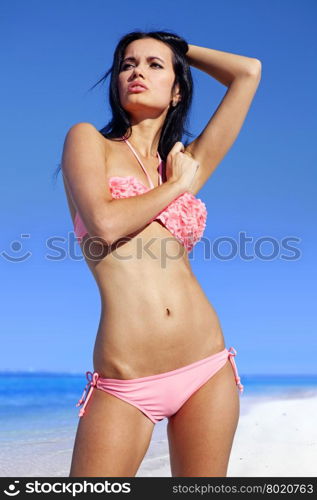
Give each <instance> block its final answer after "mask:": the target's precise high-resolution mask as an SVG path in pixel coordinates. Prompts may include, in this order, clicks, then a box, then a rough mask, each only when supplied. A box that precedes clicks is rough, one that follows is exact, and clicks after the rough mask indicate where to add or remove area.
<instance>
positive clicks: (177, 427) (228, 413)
mask: <svg viewBox="0 0 317 500" xmlns="http://www.w3.org/2000/svg"><path fill="white" fill-rule="evenodd" d="M239 414H240V401H239V392H238V389H237V385H236V381H235V378H234V373H233V369H232V365H231V363H230V361H229V360H228V361H227V362H226V363H225V365H224V366H223V367H222V368H221V369H220V370H219V371H218V372H217V373H216V374H215V375H213V376H212V377H211V378H210V379H209V380H208V381H207V382H206V383H205V384H204V385H203V386H202V387H201V388H200V389H198V390H197V391H196V392H195V393H194V394H193V395H192V396H191V397H190V398H189V399H188V400H187V401H186V403H185V404H184V405H183V406H182V407H181V408H180V409H179V411H178V412H177V413H176V414H174V415H173V416H172V417H171V418H170V419H169V421H168V426H167V432H168V440H169V449H170V461H171V471H172V476H174V477H181V476H187V477H211V476H218V477H225V476H226V474H227V467H228V462H229V457H230V452H231V448H232V443H233V438H234V435H235V431H236V427H237V425H238V421H239Z"/></svg>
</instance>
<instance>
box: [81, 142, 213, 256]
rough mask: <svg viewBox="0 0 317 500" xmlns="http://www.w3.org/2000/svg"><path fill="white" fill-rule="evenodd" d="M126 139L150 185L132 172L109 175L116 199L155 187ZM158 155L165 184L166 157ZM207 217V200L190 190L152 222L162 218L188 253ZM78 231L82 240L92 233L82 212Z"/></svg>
mask: <svg viewBox="0 0 317 500" xmlns="http://www.w3.org/2000/svg"><path fill="white" fill-rule="evenodd" d="M123 139H124V141H125V142H126V144H127V145H128V146H129V148H130V149H131V151H132V152H133V153H134V155H135V157H136V158H137V160H138V161H139V163H140V165H141V167H142V169H143V171H144V173H145V174H146V176H147V179H148V181H149V184H150V187H147V186H145V185H144V184H143V183H142V182H141V181H139V180H138V179H136V178H135V177H134V176H133V175H128V176H126V177H120V176H117V175H115V176H113V177H110V178H109V189H110V192H111V195H112V198H114V199H115V198H129V197H131V196H136V195H140V194H143V193H146V192H147V191H149V190H150V189H154V187H155V186H154V184H153V182H152V179H151V177H150V176H149V174H148V172H147V171H146V168H145V167H144V165H143V163H142V161H141V160H140V158H139V156H138V154H137V152H136V151H135V150H134V148H133V147H132V145H131V144H130V143H129V141H128V140H127V139H125V138H124V137H123ZM157 156H158V159H159V165H158V170H159V185H161V184H162V174H161V170H162V160H161V158H160V155H159V152H157ZM206 219H207V209H206V205H205V203H204V202H203V201H201V200H200V199H199V198H196V196H194V195H193V194H192V193H190V192H188V191H186V192H185V193H182V194H181V195H179V196H178V197H177V198H175V199H174V200H172V201H171V202H170V203H169V204H168V205H167V206H166V207H165V208H164V209H163V210H161V212H159V213H158V214H157V215H156V216H155V217H153V219H151V220H150V221H149V222H153V221H154V220H157V221H160V222H161V223H162V224H163V226H164V227H166V229H168V230H169V231H170V233H171V234H172V235H173V236H174V237H175V238H177V239H178V241H179V242H180V243H181V244H182V245H183V246H184V247H185V248H186V250H187V252H190V251H191V250H192V248H193V246H194V245H195V244H196V243H197V242H198V241H199V240H200V239H201V237H202V235H203V233H204V230H205V227H206ZM74 232H75V234H76V236H77V238H78V239H79V240H81V239H82V238H83V237H84V236H85V235H86V234H87V233H88V231H87V229H86V227H85V225H84V223H83V221H82V219H81V218H80V215H79V214H78V212H76V215H75V219H74Z"/></svg>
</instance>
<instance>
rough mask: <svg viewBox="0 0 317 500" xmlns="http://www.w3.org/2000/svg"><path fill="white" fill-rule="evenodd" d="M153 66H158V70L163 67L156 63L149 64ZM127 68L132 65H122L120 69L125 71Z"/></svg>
mask: <svg viewBox="0 0 317 500" xmlns="http://www.w3.org/2000/svg"><path fill="white" fill-rule="evenodd" d="M153 64H154V65H155V66H158V67H159V68H162V67H163V66H161V65H160V64H158V63H151V66H153ZM127 66H132V64H129V63H126V64H124V65H123V66H122V68H121V69H126V68H127Z"/></svg>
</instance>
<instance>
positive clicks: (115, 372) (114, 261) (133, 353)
mask: <svg viewBox="0 0 317 500" xmlns="http://www.w3.org/2000/svg"><path fill="white" fill-rule="evenodd" d="M96 140H100V141H101V143H102V144H103V147H104V151H105V168H106V176H107V181H108V179H109V178H110V177H112V176H129V175H132V176H134V177H135V178H136V179H138V180H140V182H142V183H143V184H144V185H146V186H149V183H148V179H147V177H146V175H145V173H144V172H143V170H142V167H141V165H140V164H139V163H138V161H137V159H136V158H135V157H134V155H133V154H132V153H131V151H130V150H129V148H128V146H127V144H126V143H125V142H115V141H111V140H109V139H106V138H104V137H103V136H102V135H101V134H100V138H99V139H96ZM142 161H143V165H145V167H146V170H147V172H148V173H149V175H150V177H151V179H152V181H153V184H154V186H155V187H156V186H157V185H158V175H157V173H156V168H157V163H158V160H157V158H153V159H151V160H147V161H146V162H145V161H144V160H142ZM65 189H66V194H67V200H68V204H69V209H70V213H71V217H72V220H73V223H74V219H75V214H76V208H75V206H74V203H73V201H72V199H71V196H70V195H69V192H68V189H67V186H66V184H65ZM164 238H168V239H167V240H164ZM165 242H166V243H165ZM84 244H85V238H84V240H83V241H82V244H81V247H82V249H83V245H84ZM100 249H101V246H100V244H98V245H97V246H96V248H95V249H94V248H93V247H90V249H89V250H90V251H92V252H93V254H94V255H97V254H100ZM85 251H86V250H85ZM83 255H84V256H85V252H83ZM86 262H87V264H88V266H89V268H90V270H91V271H92V273H93V275H94V277H95V279H96V282H97V285H98V287H99V291H100V296H101V316H100V321H99V327H98V332H97V337H96V342H95V346H94V353H93V364H94V370H96V371H97V372H98V373H99V374H100V376H102V377H110V378H121V379H129V378H138V377H143V376H148V375H154V374H157V373H162V372H165V371H170V370H173V369H176V368H179V367H181V366H185V365H187V364H189V363H192V362H194V361H197V360H199V359H202V358H204V357H207V356H210V355H211V354H213V353H215V352H218V351H220V350H221V349H223V348H224V347H225V344H224V338H223V334H222V329H221V325H220V322H219V319H218V317H217V314H216V312H215V310H214V308H213V307H212V305H211V304H210V302H209V300H208V298H207V297H206V295H205V293H204V291H203V290H202V288H201V287H200V285H199V283H198V281H197V279H196V277H195V276H194V274H193V273H192V271H191V267H190V263H189V260H188V255H187V252H186V250H185V249H184V247H183V246H182V244H181V243H180V242H179V241H178V240H177V239H176V238H174V237H173V236H172V234H171V233H170V232H169V231H168V229H166V228H165V227H164V226H163V225H162V224H160V222H158V221H153V222H151V223H150V224H147V225H145V227H144V228H142V229H141V230H140V231H139V232H138V233H137V235H136V236H135V237H132V238H131V239H129V240H128V241H127V239H126V238H125V240H124V242H123V243H122V244H117V245H116V246H115V249H114V250H113V251H111V250H110V251H109V250H108V251H107V252H104V253H103V258H101V259H95V258H94V259H91V258H86Z"/></svg>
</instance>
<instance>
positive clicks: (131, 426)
mask: <svg viewBox="0 0 317 500" xmlns="http://www.w3.org/2000/svg"><path fill="white" fill-rule="evenodd" d="M153 428H154V424H153V422H152V421H151V420H150V419H149V418H148V417H147V416H146V415H144V413H142V412H141V411H140V410H139V409H138V408H136V407H135V406H133V405H131V404H130V403H127V402H126V401H123V400H121V399H119V398H117V397H116V396H113V395H112V394H109V393H107V392H104V391H101V390H100V389H94V390H93V393H92V395H91V397H90V399H89V403H88V404H87V407H86V411H85V414H84V415H83V416H82V417H81V418H80V420H79V423H78V428H77V433H76V437H75V443H74V449H73V455H72V463H71V469H70V474H69V477H84V476H86V477H111V476H112V477H133V476H135V474H136V472H137V470H138V468H139V466H140V464H141V462H142V459H143V457H144V455H145V453H146V451H147V449H148V447H149V444H150V441H151V436H152V432H153Z"/></svg>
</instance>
